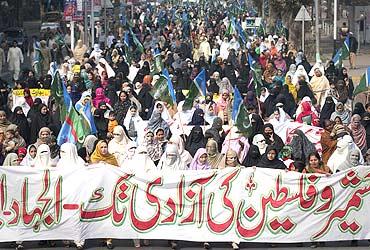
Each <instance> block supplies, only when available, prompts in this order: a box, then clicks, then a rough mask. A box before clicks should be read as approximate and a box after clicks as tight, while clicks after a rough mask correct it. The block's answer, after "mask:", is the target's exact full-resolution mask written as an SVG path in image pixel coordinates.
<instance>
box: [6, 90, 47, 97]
mask: <svg viewBox="0 0 370 250" xmlns="http://www.w3.org/2000/svg"><path fill="white" fill-rule="evenodd" d="M30 93H31V96H32V97H40V96H50V89H30ZM13 95H15V96H24V89H14V90H13Z"/></svg>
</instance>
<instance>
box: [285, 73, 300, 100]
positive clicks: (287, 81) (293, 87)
mask: <svg viewBox="0 0 370 250" xmlns="http://www.w3.org/2000/svg"><path fill="white" fill-rule="evenodd" d="M285 85H286V86H288V90H289V93H291V94H292V96H293V98H294V101H297V95H298V92H297V88H296V85H295V84H293V82H292V77H291V76H290V75H287V76H286V77H285Z"/></svg>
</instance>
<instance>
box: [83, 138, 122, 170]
mask: <svg viewBox="0 0 370 250" xmlns="http://www.w3.org/2000/svg"><path fill="white" fill-rule="evenodd" d="M90 160H91V163H92V164H94V163H99V162H104V163H108V164H110V165H113V166H116V167H119V165H118V162H117V159H116V157H115V156H114V155H113V154H111V153H109V151H108V143H107V142H106V141H104V140H100V141H99V142H98V143H97V144H96V147H95V150H94V152H93V153H92V154H91V157H90Z"/></svg>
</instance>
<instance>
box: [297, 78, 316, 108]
mask: <svg viewBox="0 0 370 250" xmlns="http://www.w3.org/2000/svg"><path fill="white" fill-rule="evenodd" d="M305 96H308V97H309V98H310V99H311V101H312V103H313V104H315V103H316V98H315V96H314V94H313V92H312V90H311V89H310V87H308V83H307V82H306V81H305V80H300V81H299V90H298V92H297V97H298V99H300V100H302V99H303V98H304V97H305Z"/></svg>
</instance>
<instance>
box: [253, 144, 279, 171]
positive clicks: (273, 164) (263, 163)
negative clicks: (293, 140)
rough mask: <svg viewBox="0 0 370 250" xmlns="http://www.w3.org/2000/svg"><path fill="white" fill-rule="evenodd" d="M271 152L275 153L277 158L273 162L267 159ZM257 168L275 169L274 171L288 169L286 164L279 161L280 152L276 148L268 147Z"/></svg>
mask: <svg viewBox="0 0 370 250" xmlns="http://www.w3.org/2000/svg"><path fill="white" fill-rule="evenodd" d="M270 151H275V158H274V159H273V160H269V159H268V158H267V154H268V153H269V152H270ZM257 167H260V168H273V169H286V166H285V164H284V162H282V161H280V160H279V159H278V150H277V149H276V148H275V147H274V146H271V145H270V146H268V147H267V149H266V152H265V153H264V154H263V155H262V158H261V160H260V161H259V163H258V164H257Z"/></svg>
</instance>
